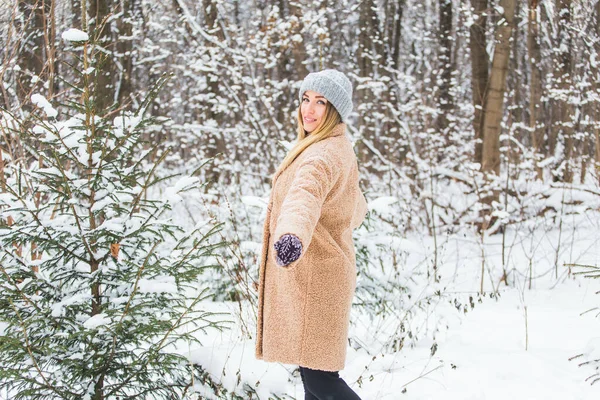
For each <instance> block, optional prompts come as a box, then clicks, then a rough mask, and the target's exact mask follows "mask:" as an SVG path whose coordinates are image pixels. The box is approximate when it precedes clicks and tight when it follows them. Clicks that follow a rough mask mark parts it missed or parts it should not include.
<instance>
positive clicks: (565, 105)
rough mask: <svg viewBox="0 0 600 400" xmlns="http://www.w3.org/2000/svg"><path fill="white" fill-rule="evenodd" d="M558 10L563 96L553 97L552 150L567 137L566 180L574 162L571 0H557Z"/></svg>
mask: <svg viewBox="0 0 600 400" xmlns="http://www.w3.org/2000/svg"><path fill="white" fill-rule="evenodd" d="M557 6H558V7H557V12H556V15H558V18H559V21H558V43H557V46H556V48H557V53H558V54H557V55H556V60H555V62H556V67H555V70H556V71H557V77H556V81H557V82H558V89H559V90H560V92H561V96H560V98H558V99H555V100H554V105H553V109H554V112H555V113H557V114H558V115H557V117H558V118H557V119H558V120H556V121H555V123H554V124H553V129H552V130H553V134H552V141H551V152H552V153H555V150H556V144H557V143H558V141H559V140H563V141H564V155H563V160H562V161H563V162H564V173H563V175H562V180H563V181H564V182H569V183H570V182H573V167H572V165H571V163H572V158H573V148H574V143H573V142H574V139H573V121H572V119H571V116H572V115H573V105H572V104H571V103H570V102H569V98H570V97H571V93H572V90H573V87H572V78H571V64H572V57H571V50H572V49H571V34H570V31H569V29H570V24H571V0H557Z"/></svg>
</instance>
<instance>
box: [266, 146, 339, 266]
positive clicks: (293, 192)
mask: <svg viewBox="0 0 600 400" xmlns="http://www.w3.org/2000/svg"><path fill="white" fill-rule="evenodd" d="M329 158H335V157H329ZM329 158H328V157H324V156H322V155H320V156H318V157H310V158H307V159H306V160H304V161H303V162H302V164H300V165H299V166H298V168H297V170H296V174H295V176H294V178H293V180H292V182H291V185H290V189H289V191H288V192H287V194H286V196H285V198H284V200H283V203H282V205H281V209H280V213H279V218H278V219H277V224H276V228H275V232H274V235H273V237H274V239H275V241H277V240H279V238H281V236H283V235H285V234H292V235H295V236H296V237H298V239H300V242H301V243H302V255H304V253H305V252H306V249H307V248H308V245H309V244H310V241H311V239H312V236H313V232H314V230H315V227H316V226H317V222H318V221H319V218H320V216H321V206H322V205H323V203H324V202H325V199H326V198H327V195H328V194H329V192H330V191H331V189H332V188H333V186H334V184H335V182H336V181H337V179H338V178H339V176H340V173H341V171H340V170H341V168H339V167H338V166H337V165H336V164H337V163H336V162H335V160H334V159H331V160H330V159H329ZM302 255H301V256H300V258H299V259H298V260H300V259H302ZM298 260H296V261H295V262H297V261H298Z"/></svg>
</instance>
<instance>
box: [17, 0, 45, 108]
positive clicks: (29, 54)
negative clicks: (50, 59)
mask: <svg viewBox="0 0 600 400" xmlns="http://www.w3.org/2000/svg"><path fill="white" fill-rule="evenodd" d="M49 9H50V0H20V1H19V12H20V13H21V14H22V20H21V21H22V23H17V28H20V29H21V31H22V37H23V46H22V47H23V50H22V52H21V54H20V56H19V61H18V62H19V67H20V68H21V72H20V74H19V78H18V80H17V97H18V99H19V102H20V103H21V104H22V105H25V108H26V109H27V108H28V104H29V103H30V99H31V94H32V92H33V90H34V88H35V83H36V82H38V80H37V79H38V78H41V75H42V72H43V70H44V65H45V63H46V59H47V54H46V51H45V50H46V46H45V43H44V37H45V35H46V29H45V20H44V14H46V13H47V12H48V10H49ZM40 80H41V79H40Z"/></svg>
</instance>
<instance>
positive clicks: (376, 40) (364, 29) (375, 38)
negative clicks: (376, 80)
mask: <svg viewBox="0 0 600 400" xmlns="http://www.w3.org/2000/svg"><path fill="white" fill-rule="evenodd" d="M358 26H359V30H360V33H359V34H358V51H357V57H358V67H359V71H360V76H361V77H368V76H373V73H374V72H375V71H376V69H377V65H378V60H379V59H382V58H383V59H385V57H384V50H383V43H382V40H381V32H380V31H379V18H378V16H377V4H376V3H375V1H374V0H364V1H362V2H361V3H360V9H359V22H358Z"/></svg>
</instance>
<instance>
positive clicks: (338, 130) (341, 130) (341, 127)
mask: <svg viewBox="0 0 600 400" xmlns="http://www.w3.org/2000/svg"><path fill="white" fill-rule="evenodd" d="M345 133H346V124H345V123H343V122H340V123H339V124H337V125H336V126H334V127H333V129H332V130H331V134H329V136H327V138H330V137H335V136H341V135H343V134H345ZM292 162H293V161H292ZM288 167H289V166H288ZM286 169H287V168H286ZM283 171H285V169H281V168H277V171H275V174H273V180H272V182H273V183H272V184H273V185H274V184H275V181H276V180H277V178H278V177H279V175H281V173H282V172H283Z"/></svg>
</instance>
